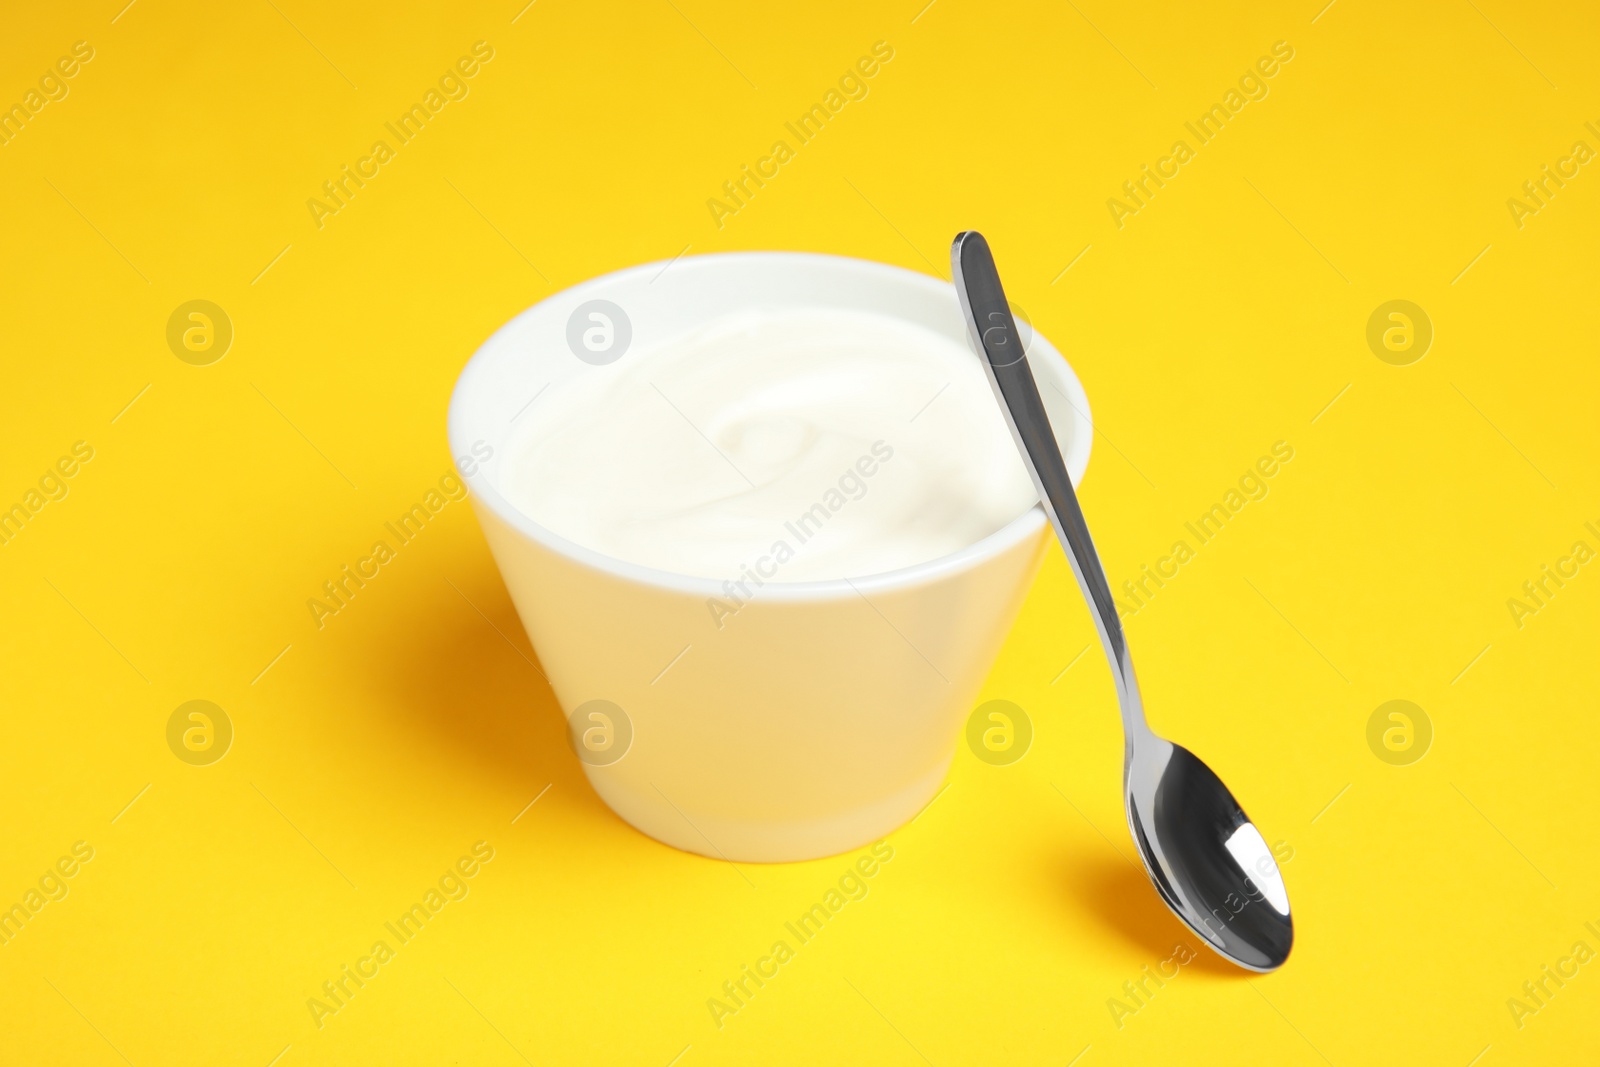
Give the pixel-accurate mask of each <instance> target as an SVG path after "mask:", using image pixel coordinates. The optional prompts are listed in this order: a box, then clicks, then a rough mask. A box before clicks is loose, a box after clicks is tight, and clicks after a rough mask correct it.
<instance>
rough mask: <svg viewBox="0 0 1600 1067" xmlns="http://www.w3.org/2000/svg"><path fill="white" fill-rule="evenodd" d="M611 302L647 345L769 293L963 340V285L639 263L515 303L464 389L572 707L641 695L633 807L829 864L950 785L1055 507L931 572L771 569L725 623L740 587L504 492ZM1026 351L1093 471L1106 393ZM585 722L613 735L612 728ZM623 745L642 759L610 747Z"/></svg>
mask: <svg viewBox="0 0 1600 1067" xmlns="http://www.w3.org/2000/svg"><path fill="white" fill-rule="evenodd" d="M596 299H601V300H607V301H611V302H612V303H614V304H615V305H617V306H618V307H620V308H622V309H623V310H624V312H625V314H626V316H627V318H628V320H629V322H630V324H631V328H632V339H631V347H633V348H638V347H640V346H647V345H651V344H653V343H656V342H657V341H659V340H664V339H667V338H670V337H674V336H677V335H679V334H681V333H684V332H686V331H688V330H689V329H691V328H693V327H695V326H698V325H700V324H702V323H703V322H705V321H706V320H708V319H711V318H713V317H716V316H719V315H723V314H726V313H729V312H733V311H736V310H740V309H744V308H748V307H750V306H753V305H760V306H765V307H791V306H793V307H815V306H824V307H837V308H847V309H859V310H869V311H876V312H879V313H884V314H889V315H897V316H902V317H904V318H906V319H909V320H912V321H914V322H917V323H920V324H921V325H923V326H926V327H929V328H931V329H935V330H938V331H940V332H942V333H945V334H947V335H949V336H950V337H953V338H956V339H958V340H960V341H961V342H962V343H963V344H966V343H968V342H967V331H966V328H965V325H964V324H963V322H962V319H961V311H960V305H959V302H958V301H957V298H956V293H955V291H954V290H953V289H952V288H951V286H950V284H949V283H948V282H944V281H940V280H939V279H937V278H933V277H929V276H927V275H923V274H917V273H914V272H912V271H908V270H903V269H901V268H898V267H891V266H886V265H884V264H879V263H870V262H866V261H863V260H855V259H845V258H841V257H837V256H823V255H811V254H805V253H789V252H744V253H729V254H724V255H708V256H696V257H689V258H685V259H681V260H678V261H677V262H675V263H672V264H670V265H668V264H663V263H653V264H647V265H645V266H640V267H633V268H630V269H628V270H622V271H618V272H616V273H614V274H608V275H605V276H603V277H600V278H596V279H594V280H592V281H588V282H585V283H583V284H581V285H578V286H575V287H573V288H571V289H568V290H566V291H564V292H561V293H557V294H555V295H554V296H551V297H549V298H548V299H546V300H543V301H541V302H540V303H538V304H536V305H534V306H533V307H531V308H529V309H528V310H527V311H525V312H523V313H522V314H521V315H518V316H517V317H516V318H515V319H513V320H512V321H511V322H509V323H508V324H506V326H504V327H503V328H502V329H500V330H499V331H498V332H497V333H495V335H494V336H493V337H491V338H489V340H488V341H487V342H485V343H484V345H483V347H482V348H481V349H479V350H478V352H477V354H476V355H474V356H473V357H472V359H471V361H470V362H469V363H468V364H467V366H466V369H465V370H463V371H462V373H461V377H460V379H459V381H458V382H457V383H456V388H455V393H454V395H453V396H452V398H451V402H450V445H451V449H452V451H453V453H454V455H455V456H456V457H457V459H456V463H457V466H458V468H459V469H460V470H461V474H462V476H463V477H464V478H465V479H466V481H467V483H468V484H469V485H470V487H471V489H472V499H473V506H474V508H475V509H476V511H477V515H478V519H479V521H480V522H481V523H482V525H483V530H484V533H485V535H486V537H487V538H488V542H489V547H490V549H491V551H492V552H493V553H494V558H495V562H496V563H497V564H498V565H499V568H500V572H501V575H502V576H503V577H504V579H505V583H506V587H507V589H508V590H509V592H510V594H511V599H512V601H513V602H514V603H515V604H516V607H517V612H518V614H519V615H520V616H521V618H522V622H523V625H524V626H525V627H526V628H527V631H528V637H529V639H530V640H531V641H532V642H533V645H534V648H535V649H536V650H537V652H538V654H539V660H540V662H541V664H542V665H543V667H544V670H545V673H546V674H547V675H548V676H549V679H550V684H551V686H552V687H553V688H554V690H555V694H556V698H557V700H558V701H559V702H560V704H561V707H562V709H563V711H564V712H565V713H566V714H567V715H569V716H571V715H572V714H573V712H574V711H575V710H576V709H578V708H580V707H581V706H583V705H585V704H587V703H588V702H590V701H594V700H604V701H609V702H611V703H612V704H614V705H616V706H617V707H619V708H621V709H622V712H623V716H622V718H623V719H624V720H625V721H619V722H613V723H611V728H612V731H613V733H612V734H611V735H610V741H611V743H612V744H613V745H616V746H619V747H614V748H612V749H610V750H609V751H607V752H606V753H605V754H604V755H603V756H590V758H586V759H585V764H584V770H585V772H586V773H587V774H588V777H589V781H590V783H591V784H592V785H593V786H594V789H595V791H596V792H597V793H598V794H599V795H600V797H601V798H602V799H603V800H604V801H605V802H606V803H607V804H608V805H610V807H611V808H612V810H614V811H615V812H616V813H617V814H618V815H620V816H621V817H622V818H623V819H625V820H626V821H627V822H629V823H630V824H632V825H633V826H635V827H637V828H638V829H639V830H641V831H643V832H644V833H646V834H649V835H650V836H651V837H653V838H655V839H656V840H658V841H663V842H665V843H667V844H669V845H673V846H675V847H677V848H680V849H686V850H688V851H690V852H698V853H701V854H704V855H707V856H712V857H716V858H720V859H729V860H741V861H757V862H775V861H785V860H801V859H810V858H814V857H818V856H826V855H831V854H833V853H837V852H843V851H846V850H848V849H852V848H855V847H857V846H859V845H862V844H865V843H867V842H869V841H873V840H875V839H877V838H879V837H881V836H882V835H884V834H886V833H888V832H889V831H891V830H893V829H894V828H895V827H897V826H899V825H900V824H901V823H903V822H905V821H906V820H907V819H909V818H911V817H912V816H913V815H915V814H916V813H917V812H918V811H920V810H921V808H922V807H923V805H925V804H926V803H927V802H928V801H929V800H930V799H931V798H932V797H933V795H934V794H935V793H936V792H937V791H938V789H939V785H940V783H941V782H942V780H943V779H944V775H945V772H946V770H947V769H948V768H949V766H950V761H951V758H952V756H953V755H954V752H955V746H956V743H957V741H958V739H959V738H960V736H961V734H962V728H963V725H964V722H965V719H966V716H967V714H968V713H969V712H970V710H971V708H972V702H973V700H974V698H975V697H976V696H977V693H978V690H979V688H980V687H981V686H982V684H983V681H984V678H985V676H986V675H987V673H988V671H989V669H990V667H991V666H992V664H993V662H994V658H995V656H996V654H997V653H998V652H999V649H1000V645H1001V642H1002V641H1003V640H1004V639H1005V636H1006V633H1007V631H1008V630H1009V629H1010V627H1011V624H1012V622H1013V621H1014V619H1015V618H1016V614H1017V611H1018V609H1019V608H1020V607H1021V604H1022V600H1023V597H1024V596H1025V595H1026V593H1027V590H1028V587H1029V585H1030V583H1031V582H1032V579H1033V576H1034V574H1035V573H1036V572H1037V570H1038V567H1039V563H1040V561H1041V559H1042V558H1043V554H1044V550H1045V546H1046V544H1047V543H1048V538H1049V537H1050V536H1051V535H1050V530H1049V525H1048V523H1047V522H1046V520H1045V517H1044V512H1043V510H1042V509H1041V508H1040V507H1038V506H1037V505H1035V506H1034V507H1032V508H1029V509H1028V510H1026V511H1024V512H1023V513H1022V514H1020V515H1018V516H1017V517H1016V518H1015V519H1014V520H1012V521H1011V522H1010V523H1009V524H1007V525H1006V526H1004V527H1002V528H1001V529H1000V530H998V531H996V532H995V533H994V534H992V535H990V536H988V537H986V538H984V539H983V540H981V541H979V542H977V543H976V544H973V545H969V546H968V547H966V548H963V549H961V550H960V551H959V552H955V553H952V554H950V555H948V556H944V557H942V558H939V559H936V560H933V561H931V562H928V563H923V564H919V565H918V566H914V567H907V568H905V569H902V570H897V571H892V572H889V573H886V574H878V575H874V576H871V577H866V578H855V579H852V581H851V582H846V581H844V580H842V579H841V580H835V581H817V582H768V583H767V584H766V585H765V586H763V587H762V588H761V590H760V591H759V593H758V595H757V596H756V597H755V598H754V599H753V600H752V601H750V602H749V603H748V604H746V605H745V606H744V607H743V608H742V609H741V610H740V611H739V613H738V614H737V615H736V616H735V617H733V618H731V619H726V620H724V625H723V626H722V627H721V628H720V629H719V628H718V627H717V626H716V624H715V622H714V621H713V615H712V613H711V612H710V611H709V610H708V607H707V599H708V598H710V597H723V596H725V595H726V594H725V593H724V590H723V588H722V583H720V582H717V581H713V580H711V579H708V578H698V577H690V576H686V575H680V574H672V573H668V572H665V571H660V570H655V569H652V568H649V567H643V566H639V565H636V564H632V563H628V562H626V561H623V560H618V559H613V558H610V557H608V556H605V555H602V554H600V553H599V552H596V551H593V550H592V549H589V548H585V547H584V546H582V545H578V544H574V543H573V542H571V541H568V540H566V539H564V538H562V537H560V536H558V535H557V534H555V533H553V532H551V531H550V530H547V529H545V528H544V527H542V526H540V525H539V524H538V523H536V522H534V521H533V520H532V519H530V518H529V517H528V516H526V515H524V514H522V513H521V512H519V511H518V510H517V509H516V508H514V507H512V506H511V505H510V504H509V503H508V502H507V501H506V499H505V498H504V497H503V496H502V495H501V494H500V491H499V483H498V476H499V473H500V463H501V461H502V460H503V459H504V458H505V456H506V448H505V442H506V440H507V438H508V436H509V434H510V431H511V429H512V425H513V422H514V420H516V419H518V418H537V417H538V412H539V405H538V404H535V405H533V406H531V407H529V400H530V398H532V397H534V396H535V395H536V394H537V393H538V392H539V391H540V390H541V389H543V388H545V387H546V386H548V385H550V384H551V383H552V382H558V381H559V380H560V379H562V378H564V377H566V376H567V375H575V374H584V373H593V372H594V368H593V367H592V366H591V365H590V364H589V363H587V362H585V361H583V360H580V359H579V358H577V357H576V356H575V355H574V354H573V350H572V349H571V348H569V345H568V341H567V337H568V321H569V319H570V318H571V317H572V315H573V313H574V311H575V310H576V309H577V308H578V306H579V305H580V304H583V303H585V302H587V301H591V300H596ZM622 358H626V356H624V357H622ZM973 358H974V359H977V358H978V357H977V355H974V356H973ZM1029 360H1030V363H1031V365H1032V367H1033V373H1034V375H1035V377H1036V378H1037V379H1038V381H1039V388H1040V392H1041V394H1042V395H1043V397H1044V400H1045V406H1046V408H1047V409H1048V410H1049V414H1050V420H1051V423H1052V425H1053V426H1054V428H1055V432H1056V437H1057V439H1058V440H1059V442H1060V445H1061V451H1062V454H1063V455H1064V456H1065V457H1066V461H1067V467H1068V469H1069V470H1070V471H1071V473H1072V479H1073V481H1074V483H1076V482H1078V481H1079V480H1080V479H1082V477H1083V472H1084V469H1085V467H1086V466H1087V465H1088V461H1089V444H1090V436H1091V433H1092V427H1091V425H1090V424H1089V421H1088V411H1089V402H1088V398H1087V397H1086V396H1085V395H1084V391H1083V386H1082V385H1081V384H1079V382H1078V379H1077V377H1076V376H1075V375H1074V374H1073V373H1072V371H1071V369H1070V368H1069V367H1068V366H1067V364H1066V362H1065V361H1064V360H1063V359H1062V357H1061V354H1060V353H1059V352H1057V351H1056V349H1055V348H1054V347H1053V346H1052V345H1051V344H1050V343H1049V342H1048V341H1047V340H1046V339H1045V338H1044V337H1042V336H1038V335H1035V336H1034V339H1033V342H1032V345H1031V347H1030V349H1029ZM558 395H559V391H557V392H553V393H552V394H551V396H552V397H556V396H558ZM546 399H547V400H548V399H550V398H546ZM543 402H544V401H541V402H540V403H543ZM525 409H526V410H525ZM1000 417H1001V415H1000V412H999V410H998V409H997V410H996V412H995V418H996V419H999V418H1000ZM852 583H853V584H852ZM669 665H670V666H669ZM611 717H612V718H616V715H615V713H611ZM585 718H586V719H588V721H586V722H585V723H584V725H585V726H588V725H590V723H599V724H602V727H601V732H600V733H597V734H595V735H594V736H595V737H597V738H601V739H602V740H604V739H605V738H606V737H607V735H606V734H605V733H604V730H603V720H600V719H589V718H588V715H587V712H585ZM630 727H631V731H630V729H629V728H630ZM630 732H631V743H630V742H629V741H628V739H627V737H626V735H627V734H629V733H630ZM620 746H626V752H625V754H624V755H622V756H621V758H618V759H615V760H614V762H605V763H603V762H598V760H601V759H610V758H612V757H614V756H615V755H616V753H617V752H618V751H621V747H620ZM585 755H589V754H585Z"/></svg>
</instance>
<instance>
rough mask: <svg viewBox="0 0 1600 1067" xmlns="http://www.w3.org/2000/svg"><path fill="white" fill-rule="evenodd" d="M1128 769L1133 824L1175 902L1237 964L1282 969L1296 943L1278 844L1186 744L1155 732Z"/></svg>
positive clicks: (1155, 874) (1148, 861)
mask: <svg viewBox="0 0 1600 1067" xmlns="http://www.w3.org/2000/svg"><path fill="white" fill-rule="evenodd" d="M1130 748H1131V750H1130V752H1129V754H1128V760H1127V764H1126V766H1125V768H1124V770H1123V781H1124V787H1125V791H1126V800H1127V811H1128V827H1129V829H1130V830H1131V831H1132V833H1133V840H1134V844H1135V845H1136V846H1137V847H1138V849H1139V857H1140V859H1142V860H1143V861H1144V867H1145V871H1146V873H1148V874H1149V875H1150V880H1151V882H1153V883H1154V884H1155V887H1156V892H1157V893H1159V894H1160V895H1161V899H1162V900H1164V901H1166V903H1167V907H1169V908H1171V909H1172V911H1173V913H1174V914H1176V915H1177V916H1178V918H1180V919H1182V920H1183V922H1184V923H1185V924H1186V925H1187V926H1188V927H1189V928H1190V929H1192V930H1193V931H1194V932H1195V933H1197V934H1199V935H1200V936H1201V937H1202V938H1204V939H1205V941H1206V943H1207V944H1209V945H1210V946H1211V947H1212V948H1214V949H1216V950H1217V952H1219V953H1221V954H1222V955H1223V956H1225V957H1227V958H1228V959H1230V960H1232V961H1233V962H1234V963H1236V964H1238V965H1239V966H1241V967H1244V968H1246V969H1248V970H1252V971H1273V970H1277V969H1278V968H1279V967H1281V966H1283V963H1284V961H1285V960H1287V959H1288V958H1289V949H1290V948H1291V947H1292V946H1293V944H1294V922H1293V920H1292V919H1291V918H1290V915H1289V895H1288V892H1287V891H1286V890H1285V888H1284V885H1283V876H1282V875H1281V874H1280V873H1279V871H1278V865H1277V862H1276V861H1275V860H1274V858H1273V855H1272V850H1271V849H1270V848H1269V847H1268V846H1267V843H1266V840H1265V839H1264V838H1262V836H1261V834H1260V832H1259V831H1257V830H1256V828H1255V825H1254V824H1253V823H1252V822H1251V821H1250V817H1249V816H1247V815H1246V814H1245V813H1244V809H1242V808H1241V807H1240V806H1239V802H1238V801H1236V800H1234V799H1233V794H1232V793H1230V792H1229V791H1228V787H1227V786H1225V785H1223V784H1222V780H1221V779H1220V778H1218V777H1217V776H1216V774H1215V773H1213V772H1212V770H1211V768H1210V767H1207V766H1206V765H1205V764H1204V763H1203V762H1201V760H1200V758H1199V757H1198V756H1196V755H1195V754H1194V753H1192V752H1190V751H1189V750H1188V749H1186V748H1184V747H1183V746H1182V745H1175V744H1173V743H1172V742H1170V741H1166V740H1163V739H1162V738H1159V737H1156V736H1155V735H1154V734H1150V735H1149V736H1148V738H1147V739H1144V740H1142V741H1141V743H1139V744H1138V745H1135V746H1130Z"/></svg>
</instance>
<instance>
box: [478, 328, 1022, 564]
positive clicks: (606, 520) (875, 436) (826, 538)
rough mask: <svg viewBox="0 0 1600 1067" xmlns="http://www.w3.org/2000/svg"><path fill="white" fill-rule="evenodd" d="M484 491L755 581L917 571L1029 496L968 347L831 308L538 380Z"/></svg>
mask: <svg viewBox="0 0 1600 1067" xmlns="http://www.w3.org/2000/svg"><path fill="white" fill-rule="evenodd" d="M500 483H501V484H500V491H501V493H502V494H503V495H504V496H505V497H506V499H507V500H509V501H510V502H511V503H512V504H513V505H514V506H515V507H517V508H518V509H519V510H521V511H522V512H523V513H525V514H526V515H528V516H529V517H530V518H531V519H533V520H534V521H535V522H537V523H539V524H540V525H542V526H544V527H546V528H547V529H549V530H551V531H553V532H555V533H557V534H559V535H561V536H562V537H565V538H567V539H568V540H571V541H574V542H576V543H578V544H580V545H583V546H585V547H587V548H590V549H593V550H594V551H597V552H600V553H603V554H605V555H608V556H611V557H614V558H616V559H621V560H625V561H628V562H631V563H636V564H641V565H643V566H647V567H653V568H657V569H659V570H664V571H670V572H674V573H678V574H687V575H694V576H698V577H703V578H712V579H717V580H728V579H737V578H739V577H740V576H741V575H747V574H759V575H760V576H761V580H762V582H765V581H777V582H802V581H817V580H822V579H835V578H857V577H863V576H866V575H871V574H878V573H882V572H885V571H892V570H897V569H900V568H902V567H909V566H913V565H915V564H918V563H925V562H928V561H929V560H933V559H937V558H939V557H940V556H945V555H948V554H950V553H952V552H955V551H957V550H959V549H961V548H964V547H966V546H967V545H970V544H973V543H974V542H976V541H979V540H981V539H982V538H984V537H987V536H988V535H990V534H992V533H994V532H995V531H997V530H999V529H1000V528H1001V527H1003V526H1005V525H1006V524H1007V523H1008V522H1010V521H1011V520H1012V519H1014V518H1016V517H1017V516H1018V515H1020V514H1022V512H1023V511H1025V510H1026V509H1027V508H1028V507H1030V506H1031V505H1032V503H1033V502H1034V499H1035V497H1034V491H1033V486H1032V484H1031V482H1030V481H1029V479H1028V475H1027V472H1026V470H1025V469H1024V468H1023V465H1022V461H1021V459H1020V457H1019V456H1018V455H1017V450H1016V446H1015V445H1014V444H1013V443H1012V441H1011V438H1010V434H1009V431H1008V430H1007V429H1006V425H1005V421H1004V419H1003V417H1002V416H1001V413H1000V410H999V408H998V406H997V405H996V403H995V400H994V397H993V396H992V395H991V393H990V390H989V385H988V382H987V381H985V379H984V375H983V370H982V368H981V366H980V365H979V363H978V357H977V356H976V355H975V354H974V353H973V352H971V351H970V350H969V349H968V347H967V346H966V345H964V344H962V343H959V342H957V341H954V340H951V339H950V338H948V337H946V336H944V335H943V334H939V333H936V332H934V331H933V330H930V329H927V328H925V327H923V326H920V325H917V324H916V323H913V322H909V321H907V320H905V319H902V318H896V317H892V316H889V315H880V314H875V313H871V312H862V311H850V310H844V309H830V308H808V309H781V310H779V309H752V310H749V311H745V312H741V313H738V314H735V315H729V316H726V317H724V318H720V319H716V320H714V321H711V322H709V323H707V324H706V325H705V326H703V327H701V328H699V329H697V330H695V331H693V332H691V333H689V334H686V335H683V336H680V337H677V338H675V339H673V340H670V341H667V342H665V343H661V344H658V345H655V346H643V345H641V344H639V343H637V342H636V343H635V346H634V348H633V349H631V350H630V351H629V352H628V353H627V355H626V356H625V357H623V358H622V359H621V360H619V361H618V362H616V363H613V364H610V365H607V366H600V367H592V368H585V369H584V371H583V373H581V374H575V375H572V376H570V377H568V378H565V379H563V380H561V381H559V382H557V383H555V384H553V385H551V386H550V387H549V388H548V389H546V390H545V392H544V393H543V394H542V395H540V396H539V397H538V399H537V400H536V401H535V402H534V404H533V405H532V407H530V408H529V409H528V410H527V411H526V412H525V413H524V414H523V415H521V416H520V417H519V419H518V423H517V426H516V427H515V428H514V430H513V432H512V436H511V438H510V441H509V448H508V450H507V457H506V460H505V468H504V470H503V473H502V475H501V478H500Z"/></svg>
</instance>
